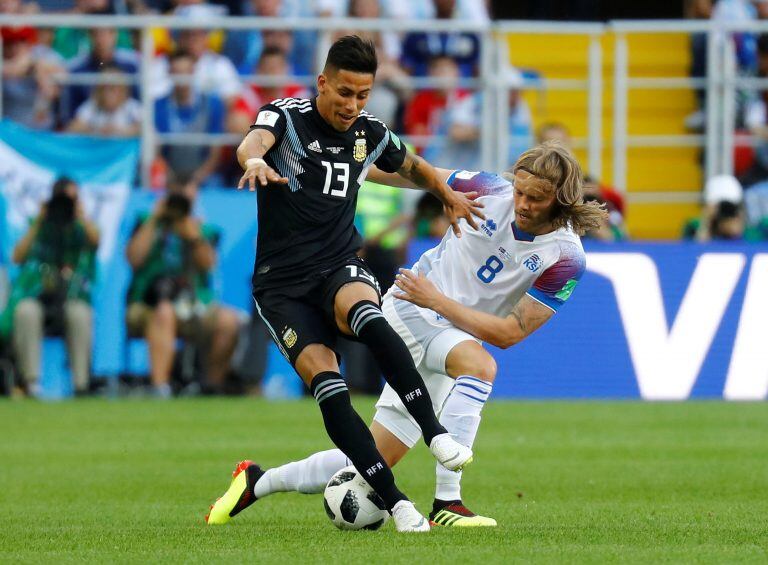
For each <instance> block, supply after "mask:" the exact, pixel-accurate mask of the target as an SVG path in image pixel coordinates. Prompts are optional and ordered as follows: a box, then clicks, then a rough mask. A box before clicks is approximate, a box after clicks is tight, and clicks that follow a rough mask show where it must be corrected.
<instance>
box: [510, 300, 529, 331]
mask: <svg viewBox="0 0 768 565" xmlns="http://www.w3.org/2000/svg"><path fill="white" fill-rule="evenodd" d="M509 315H510V316H512V317H513V318H514V319H515V320H517V323H518V324H520V329H521V330H522V331H523V334H524V335H528V330H527V329H526V327H525V322H524V321H523V316H522V315H521V314H520V305H519V304H518V305H517V306H515V307H514V308H512V312H510V314H509Z"/></svg>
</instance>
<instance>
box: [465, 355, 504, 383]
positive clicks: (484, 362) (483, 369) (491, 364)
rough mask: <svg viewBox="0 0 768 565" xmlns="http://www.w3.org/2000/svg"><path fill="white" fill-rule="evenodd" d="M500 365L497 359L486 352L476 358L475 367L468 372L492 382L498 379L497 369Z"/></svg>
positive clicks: (482, 379)
mask: <svg viewBox="0 0 768 565" xmlns="http://www.w3.org/2000/svg"><path fill="white" fill-rule="evenodd" d="M497 369H498V366H497V365H496V360H495V359H494V358H493V357H491V356H490V355H488V354H486V355H484V356H482V357H480V358H479V359H477V360H476V363H473V368H472V370H470V371H469V372H468V374H469V375H470V376H473V377H476V378H478V379H480V380H481V381H485V382H487V383H492V382H493V381H494V380H495V379H496V371H497Z"/></svg>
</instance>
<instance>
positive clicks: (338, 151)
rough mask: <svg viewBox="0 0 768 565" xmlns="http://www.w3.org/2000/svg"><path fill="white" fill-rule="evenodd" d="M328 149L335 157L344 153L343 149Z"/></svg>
mask: <svg viewBox="0 0 768 565" xmlns="http://www.w3.org/2000/svg"><path fill="white" fill-rule="evenodd" d="M326 149H327V150H328V151H330V152H331V153H333V154H334V155H338V154H339V153H341V152H342V151H344V148H343V147H326Z"/></svg>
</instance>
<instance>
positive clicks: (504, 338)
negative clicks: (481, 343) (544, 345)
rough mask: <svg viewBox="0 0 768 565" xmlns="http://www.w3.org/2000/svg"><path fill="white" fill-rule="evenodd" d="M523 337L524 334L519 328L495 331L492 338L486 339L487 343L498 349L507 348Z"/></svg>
mask: <svg viewBox="0 0 768 565" xmlns="http://www.w3.org/2000/svg"><path fill="white" fill-rule="evenodd" d="M523 338H525V335H523V333H522V332H521V331H520V330H506V331H500V332H497V333H496V334H495V336H494V338H493V340H492V341H488V343H490V344H491V345H494V346H496V347H498V348H499V349H509V348H510V347H512V346H513V345H517V344H518V343H520V342H521V341H523Z"/></svg>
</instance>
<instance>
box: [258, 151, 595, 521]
mask: <svg viewBox="0 0 768 565" xmlns="http://www.w3.org/2000/svg"><path fill="white" fill-rule="evenodd" d="M438 172H439V173H440V174H441V175H443V178H445V179H446V180H447V182H448V184H449V185H451V187H452V188H453V189H454V190H457V191H461V192H466V193H477V195H478V198H477V200H478V201H479V202H481V203H482V204H483V205H484V208H483V211H484V213H485V217H486V219H485V221H484V222H483V223H482V224H481V225H480V226H479V227H478V229H476V230H475V229H473V228H471V227H470V226H468V225H466V222H465V225H464V226H462V227H463V229H462V232H463V237H461V238H459V237H457V236H456V235H455V234H454V233H453V231H452V230H448V232H447V233H446V234H445V236H444V237H443V239H442V241H441V242H440V244H439V245H438V246H437V247H434V248H433V249H430V250H429V251H427V252H426V253H424V254H423V255H422V256H421V258H420V259H419V260H418V261H417V262H416V264H415V265H414V266H413V268H412V269H411V270H407V269H401V272H400V274H399V275H398V276H397V280H396V282H395V286H393V287H392V288H390V289H389V292H387V294H386V296H385V297H384V300H383V303H382V310H383V312H384V315H385V317H386V318H387V321H388V322H389V323H390V324H391V325H392V327H393V328H394V329H395V330H396V331H397V332H398V334H399V335H400V337H402V338H403V341H405V343H406V345H407V346H408V348H409V350H410V352H411V355H412V356H413V360H414V363H415V365H416V367H417V368H418V370H419V372H420V373H421V375H422V376H423V378H424V382H425V384H426V386H427V388H428V390H429V394H430V395H431V398H432V402H433V407H434V409H435V412H436V413H438V414H440V423H441V424H442V425H443V426H444V427H445V428H446V429H447V430H448V432H450V433H451V434H452V435H453V436H454V437H455V438H456V439H457V440H458V441H459V442H460V443H462V444H464V445H467V446H469V447H471V446H472V444H473V443H474V440H475V436H476V434H477V430H478V427H479V425H480V419H481V416H480V415H481V411H482V409H483V406H484V405H485V402H486V400H487V399H488V397H489V396H490V394H491V390H492V388H493V381H494V379H495V377H496V363H495V361H494V360H493V357H492V356H491V355H490V353H488V351H486V350H485V349H484V348H483V347H482V345H481V343H482V342H487V343H490V344H492V345H495V346H497V347H502V348H507V347H510V346H512V345H514V344H516V343H518V342H520V341H521V340H523V339H524V338H525V337H527V336H528V335H530V334H531V333H532V332H533V331H535V330H536V329H537V328H539V327H540V326H541V325H542V324H544V322H546V321H547V320H548V319H549V318H551V317H552V315H553V314H554V313H555V312H556V311H557V309H558V308H559V307H560V306H561V305H562V304H563V303H565V302H566V301H567V300H568V298H569V297H570V295H571V293H572V292H573V289H574V287H575V286H576V284H577V282H578V280H579V278H580V277H581V274H582V273H583V271H584V267H585V256H584V250H583V248H582V246H581V242H580V240H579V235H578V234H580V233H584V232H585V231H587V230H589V229H592V228H594V227H596V226H597V225H598V223H599V222H600V221H601V219H602V218H603V217H604V216H605V214H606V212H605V211H604V210H603V209H602V208H601V207H600V206H599V205H597V204H596V203H584V201H583V198H582V172H581V169H580V167H579V165H578V163H577V162H576V160H575V159H574V158H573V156H572V155H571V154H570V153H569V152H568V150H567V149H565V148H564V147H563V146H562V145H560V144H559V143H557V142H546V143H544V144H542V145H539V146H537V147H535V148H533V149H531V150H529V151H527V152H526V153H524V154H523V155H521V156H520V158H519V159H518V160H517V162H516V163H515V165H514V166H513V167H512V169H511V170H510V171H509V172H507V173H504V174H503V175H502V176H498V175H494V174H490V173H484V172H470V171H461V170H460V171H452V170H446V169H438ZM393 177H394V175H392V176H390V175H389V174H387V173H383V172H380V171H372V172H371V174H370V175H369V178H371V180H374V181H375V182H381V183H388V182H389V183H395V184H399V183H401V181H398V179H396V178H393ZM376 409H377V410H376V414H375V415H374V418H373V422H372V423H371V432H372V434H373V436H374V438H375V440H376V446H377V448H378V449H379V451H380V452H381V454H382V456H383V457H384V459H385V460H386V461H387V462H388V463H389V465H390V466H391V465H394V464H396V463H397V462H398V461H399V460H400V459H401V458H402V457H403V456H404V455H405V454H406V453H407V452H408V450H409V449H410V448H411V447H413V446H414V445H415V444H416V443H417V442H418V440H419V438H420V435H421V431H420V429H419V426H418V425H417V424H416V422H415V421H414V420H413V418H412V417H411V416H410V414H409V413H408V411H407V410H406V409H405V407H404V406H403V404H402V401H401V400H400V398H399V397H398V396H397V394H395V392H394V391H393V390H392V389H391V388H390V387H389V386H388V385H387V386H385V388H384V390H383V392H382V394H381V396H380V397H379V400H378V402H377V403H376ZM349 464H350V462H349V460H348V459H347V458H346V456H345V455H344V454H343V453H342V452H341V451H340V450H338V449H334V450H328V451H322V452H318V453H315V454H313V455H311V456H310V457H308V458H306V459H303V460H301V461H296V462H292V463H288V464H286V465H282V466H280V467H275V468H272V469H268V470H266V471H265V472H264V474H263V475H262V476H261V478H259V480H258V481H257V482H256V484H255V486H254V495H255V496H256V497H257V498H262V497H264V496H267V495H269V494H273V493H275V492H286V491H298V492H303V493H319V492H322V491H323V489H324V487H325V485H326V483H327V482H328V480H329V479H330V477H331V476H332V475H333V474H334V473H335V472H336V471H338V470H339V469H341V468H343V467H346V466H347V465H349ZM436 475H437V480H436V489H435V501H434V506H433V509H432V512H431V513H430V522H431V523H432V524H433V525H443V526H458V527H464V526H495V525H496V521H495V520H494V519H492V518H488V517H485V516H479V515H477V514H474V513H473V512H471V511H470V510H469V509H468V508H467V507H466V506H465V505H464V504H463V503H462V500H461V489H460V486H461V484H460V483H461V473H457V472H454V471H449V470H448V469H446V468H445V467H443V466H441V465H440V464H439V463H438V464H437V468H436Z"/></svg>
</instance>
